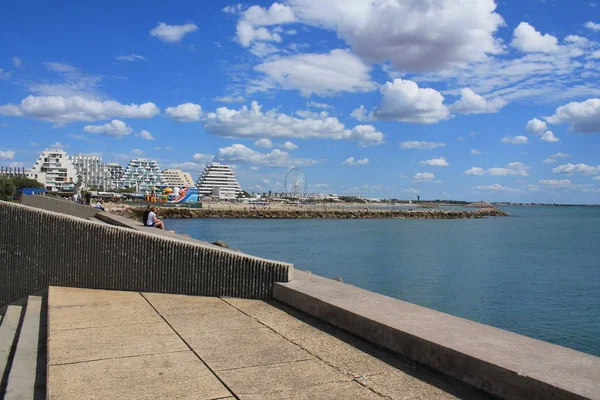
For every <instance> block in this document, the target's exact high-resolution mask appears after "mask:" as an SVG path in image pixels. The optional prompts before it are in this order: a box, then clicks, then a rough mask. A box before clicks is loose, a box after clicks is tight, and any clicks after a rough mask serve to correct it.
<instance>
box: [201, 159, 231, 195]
mask: <svg viewBox="0 0 600 400" xmlns="http://www.w3.org/2000/svg"><path fill="white" fill-rule="evenodd" d="M196 186H198V192H199V195H200V196H213V197H216V198H219V199H222V200H234V199H236V198H237V195H238V193H240V192H241V191H242V188H241V186H240V184H239V182H238V181H237V179H236V177H235V175H234V173H233V171H232V170H231V166H230V165H225V164H219V163H211V164H210V165H207V166H206V168H204V172H202V175H201V176H200V178H199V179H198V184H197V185H196Z"/></svg>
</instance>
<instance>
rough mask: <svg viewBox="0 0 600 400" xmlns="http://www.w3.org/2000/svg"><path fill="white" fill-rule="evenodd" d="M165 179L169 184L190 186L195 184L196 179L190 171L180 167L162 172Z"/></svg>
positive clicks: (166, 183)
mask: <svg viewBox="0 0 600 400" xmlns="http://www.w3.org/2000/svg"><path fill="white" fill-rule="evenodd" d="M162 175H163V180H164V183H165V185H167V186H180V187H186V186H187V187H190V186H194V179H193V178H192V175H190V174H189V173H188V172H183V171H182V170H180V169H172V168H169V169H165V170H164V171H163V172H162Z"/></svg>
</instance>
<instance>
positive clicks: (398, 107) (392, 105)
mask: <svg viewBox="0 0 600 400" xmlns="http://www.w3.org/2000/svg"><path fill="white" fill-rule="evenodd" d="M379 90H380V91H381V94H382V95H383V98H382V100H381V103H380V104H379V106H377V108H376V109H375V111H374V112H373V113H372V115H371V118H373V119H379V120H397V121H402V122H412V123H418V124H433V123H436V122H439V121H441V120H444V119H446V118H448V117H449V115H450V113H449V111H448V108H447V107H446V106H445V105H444V96H442V94H441V93H440V92H438V91H437V90H435V89H430V88H419V86H418V85H417V84H416V83H415V82H413V81H408V80H403V79H394V81H393V82H386V84H385V85H383V86H381V87H380V89H379Z"/></svg>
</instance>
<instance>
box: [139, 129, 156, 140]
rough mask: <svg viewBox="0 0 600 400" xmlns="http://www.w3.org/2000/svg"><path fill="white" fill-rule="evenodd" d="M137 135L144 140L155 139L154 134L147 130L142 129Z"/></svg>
mask: <svg viewBox="0 0 600 400" xmlns="http://www.w3.org/2000/svg"><path fill="white" fill-rule="evenodd" d="M136 136H137V137H139V138H142V139H144V140H154V136H152V134H151V133H150V132H148V131H147V130H141V131H140V132H139V133H138V134H137V135H136Z"/></svg>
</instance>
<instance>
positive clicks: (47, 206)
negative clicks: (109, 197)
mask: <svg viewBox="0 0 600 400" xmlns="http://www.w3.org/2000/svg"><path fill="white" fill-rule="evenodd" d="M21 204H23V205H25V206H30V207H35V208H41V209H42V210H47V211H54V212H57V213H61V214H67V215H72V216H74V217H79V218H89V217H93V216H95V215H96V213H98V211H99V210H98V209H97V208H92V207H90V206H84V205H81V204H77V203H74V202H72V201H70V200H65V199H61V198H58V197H54V196H31V195H23V196H21Z"/></svg>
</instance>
